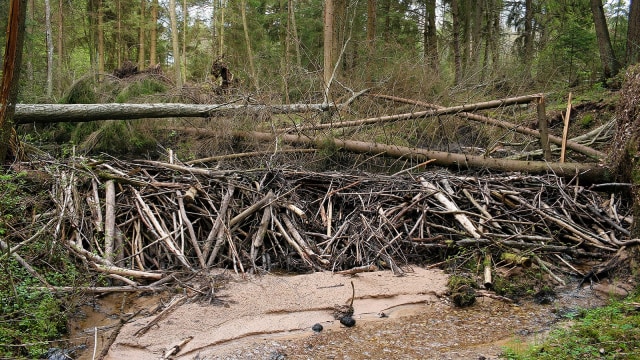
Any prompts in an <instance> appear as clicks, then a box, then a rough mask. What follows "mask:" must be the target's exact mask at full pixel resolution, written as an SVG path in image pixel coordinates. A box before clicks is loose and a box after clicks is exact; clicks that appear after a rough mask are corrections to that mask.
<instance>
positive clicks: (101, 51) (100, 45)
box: [98, 0, 104, 80]
mask: <svg viewBox="0 0 640 360" xmlns="http://www.w3.org/2000/svg"><path fill="white" fill-rule="evenodd" d="M102 1H103V0H98V73H99V74H100V77H99V79H100V80H102V74H104V9H103V6H104V4H103V3H102Z"/></svg>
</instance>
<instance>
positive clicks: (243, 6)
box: [240, 0, 260, 90]
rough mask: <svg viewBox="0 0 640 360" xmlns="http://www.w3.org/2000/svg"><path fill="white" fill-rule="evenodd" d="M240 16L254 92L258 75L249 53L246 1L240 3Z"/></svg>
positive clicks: (251, 52)
mask: <svg viewBox="0 0 640 360" xmlns="http://www.w3.org/2000/svg"><path fill="white" fill-rule="evenodd" d="M240 15H241V16H242V28H243V29H244V42H245V44H246V45H247V58H248V59H249V71H250V72H251V78H252V80H253V85H254V86H255V88H256V90H257V89H259V88H260V85H259V82H258V74H257V73H256V68H255V66H254V65H253V51H251V38H250V37H249V24H248V23H247V1H246V0H242V1H240Z"/></svg>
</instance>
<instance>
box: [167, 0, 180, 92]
mask: <svg viewBox="0 0 640 360" xmlns="http://www.w3.org/2000/svg"><path fill="white" fill-rule="evenodd" d="M169 17H170V18H171V45H172V49H173V54H172V56H173V70H174V74H175V77H176V86H177V87H178V88H182V70H181V66H180V46H179V44H178V20H177V18H176V0H169Z"/></svg>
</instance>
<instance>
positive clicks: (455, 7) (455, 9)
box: [451, 0, 462, 85]
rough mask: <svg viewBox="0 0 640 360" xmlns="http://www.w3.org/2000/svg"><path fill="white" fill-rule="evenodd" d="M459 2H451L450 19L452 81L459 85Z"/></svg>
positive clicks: (460, 60)
mask: <svg viewBox="0 0 640 360" xmlns="http://www.w3.org/2000/svg"><path fill="white" fill-rule="evenodd" d="M459 2H460V0H452V1H451V17H452V21H453V25H452V26H453V29H452V30H453V68H454V79H455V80H454V81H455V84H456V85H457V84H459V83H460V82H461V81H462V55H461V54H460V26H461V24H460V4H459Z"/></svg>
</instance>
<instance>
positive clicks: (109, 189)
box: [104, 180, 116, 262]
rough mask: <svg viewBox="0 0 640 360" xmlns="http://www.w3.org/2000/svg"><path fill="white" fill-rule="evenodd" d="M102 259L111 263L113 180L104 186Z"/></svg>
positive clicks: (113, 216) (113, 225)
mask: <svg viewBox="0 0 640 360" xmlns="http://www.w3.org/2000/svg"><path fill="white" fill-rule="evenodd" d="M104 185H105V196H104V197H105V214H104V215H105V220H104V258H105V259H106V260H107V261H109V262H113V242H114V239H115V234H116V186H115V182H114V181H113V180H109V181H107V182H106V183H105V184H104Z"/></svg>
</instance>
